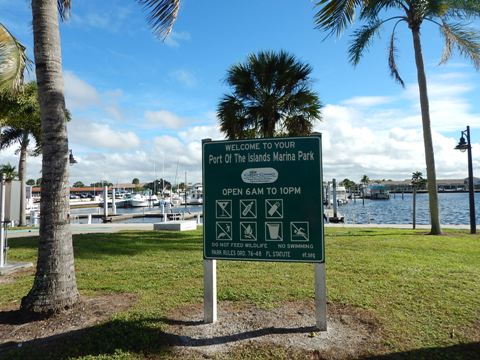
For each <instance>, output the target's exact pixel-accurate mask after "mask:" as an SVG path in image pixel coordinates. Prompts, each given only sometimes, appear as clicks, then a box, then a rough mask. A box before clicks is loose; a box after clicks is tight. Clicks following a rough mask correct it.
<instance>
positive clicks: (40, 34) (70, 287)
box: [22, 0, 180, 313]
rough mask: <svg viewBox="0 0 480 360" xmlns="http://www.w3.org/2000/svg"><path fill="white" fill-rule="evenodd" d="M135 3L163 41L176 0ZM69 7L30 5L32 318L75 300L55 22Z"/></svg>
mask: <svg viewBox="0 0 480 360" xmlns="http://www.w3.org/2000/svg"><path fill="white" fill-rule="evenodd" d="M137 2H138V3H139V4H141V5H142V6H143V7H144V8H145V9H146V11H147V12H148V13H149V21H150V23H151V26H152V27H153V29H154V30H155V32H157V33H158V34H160V35H161V36H167V35H168V33H169V32H170V30H171V27H172V25H173V22H174V21H175V19H176V16H177V13H178V9H179V5H180V0H137ZM70 7H71V1H70V0H32V15H33V16H32V17H33V22H32V23H33V36H34V54H35V70H36V75H37V84H38V98H39V103H40V115H41V124H42V153H43V158H42V187H41V203H40V214H41V215H40V240H39V245H38V246H39V249H38V261H37V270H36V274H35V279H34V283H33V287H32V289H31V290H30V292H29V293H28V294H27V296H25V297H24V298H23V299H22V309H23V310H25V311H28V312H35V313H52V312H56V311H62V310H64V309H65V308H68V307H70V306H73V305H75V304H76V303H77V302H78V301H79V294H78V290H77V284H76V279H75V269H74V257H73V246H72V234H71V229H70V225H69V220H70V219H69V212H70V207H69V202H68V199H69V179H68V166H69V165H68V164H69V162H68V155H69V148H68V137H67V127H66V112H65V98H64V92H63V76H62V56H61V47H60V31H59V22H58V14H60V17H61V18H62V19H65V18H66V17H68V15H69V12H70Z"/></svg>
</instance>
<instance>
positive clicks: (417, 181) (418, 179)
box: [411, 171, 427, 229]
mask: <svg viewBox="0 0 480 360" xmlns="http://www.w3.org/2000/svg"><path fill="white" fill-rule="evenodd" d="M426 183H427V180H426V179H424V178H423V174H422V172H421V171H415V172H414V173H412V181H411V184H412V187H413V216H412V217H413V221H412V226H413V228H414V229H415V227H416V212H417V190H418V189H420V188H422V187H424V186H425V184H426Z"/></svg>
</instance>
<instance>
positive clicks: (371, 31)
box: [348, 19, 383, 65]
mask: <svg viewBox="0 0 480 360" xmlns="http://www.w3.org/2000/svg"><path fill="white" fill-rule="evenodd" d="M382 24H383V22H381V21H379V20H378V19H375V20H373V21H371V22H370V23H368V24H367V25H364V26H362V27H361V28H360V29H358V30H356V31H355V32H354V33H353V35H352V36H353V41H352V42H351V44H350V47H349V48H348V54H349V60H350V62H351V63H352V64H353V65H357V64H358V63H359V61H360V58H361V57H362V55H363V52H364V50H365V49H366V48H367V47H368V46H369V45H370V43H371V41H372V37H373V36H374V35H375V34H378V31H379V30H380V28H381V26H382Z"/></svg>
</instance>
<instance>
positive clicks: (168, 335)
mask: <svg viewBox="0 0 480 360" xmlns="http://www.w3.org/2000/svg"><path fill="white" fill-rule="evenodd" d="M14 315H15V314H14V312H5V313H3V314H0V324H3V323H6V322H12V323H15V324H17V323H18V322H15V320H12V319H13V316H14ZM162 324H163V326H162ZM159 325H160V326H159ZM167 325H172V326H179V327H180V328H181V327H184V326H185V327H186V326H195V327H197V326H202V325H204V324H203V322H202V321H201V320H195V321H185V320H179V319H172V318H166V317H163V318H150V319H148V318H147V319H145V318H141V319H138V320H120V319H115V320H111V321H108V322H106V323H103V324H99V325H95V326H92V327H90V328H86V329H81V330H73V331H70V332H68V333H64V334H59V335H53V336H50V337H46V338H42V339H35V340H31V341H26V342H23V343H15V342H9V343H4V344H2V345H0V358H14V359H17V358H18V359H44V358H45V354H48V358H49V359H52V360H56V359H65V358H75V357H88V356H110V355H114V354H115V353H118V351H123V352H126V353H138V354H143V355H144V356H146V357H149V356H153V357H156V356H158V355H164V354H166V353H172V352H173V351H174V347H184V348H187V347H189V348H199V347H204V346H205V347H206V346H214V345H221V344H231V343H235V342H238V341H242V340H252V339H255V338H259V337H262V336H268V335H285V336H286V337H288V335H292V334H301V333H309V332H312V331H315V328H314V327H313V326H310V327H297V328H283V327H282V328H279V327H268V328H260V329H255V330H247V331H243V332H238V333H233V334H228V335H219V336H209V335H208V333H209V329H205V335H200V336H198V337H192V336H185V335H182V334H177V333H173V332H171V331H169V330H167ZM205 326H210V325H205ZM197 330H198V329H197ZM197 332H198V333H199V334H202V331H201V330H200V331H197ZM20 346H21V347H20ZM308 353H309V351H307V350H305V354H306V355H307V354H308ZM478 354H480V343H479V342H473V343H467V344H456V345H452V346H449V347H437V348H424V349H414V350H410V351H405V352H397V353H391V354H382V355H369V356H364V357H361V359H371V360H396V359H478V358H479V357H478Z"/></svg>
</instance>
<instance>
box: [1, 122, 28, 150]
mask: <svg viewBox="0 0 480 360" xmlns="http://www.w3.org/2000/svg"><path fill="white" fill-rule="evenodd" d="M23 132H24V131H23V130H22V129H18V128H14V127H5V128H3V129H2V132H1V133H0V150H3V149H6V148H8V147H10V146H12V145H13V144H15V143H18V142H20V141H21V140H22V137H23Z"/></svg>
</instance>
